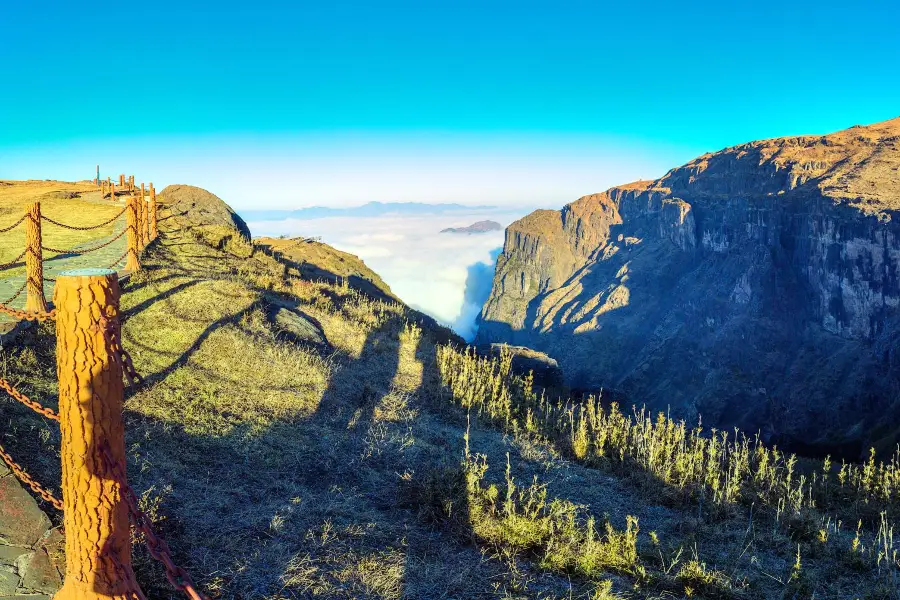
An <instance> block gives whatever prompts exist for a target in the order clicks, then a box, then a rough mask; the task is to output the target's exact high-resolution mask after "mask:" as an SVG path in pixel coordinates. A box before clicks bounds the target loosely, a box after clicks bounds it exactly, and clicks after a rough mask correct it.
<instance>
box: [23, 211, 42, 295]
mask: <svg viewBox="0 0 900 600" xmlns="http://www.w3.org/2000/svg"><path fill="white" fill-rule="evenodd" d="M41 245H42V243H41V203H40V202H35V203H33V204H32V205H31V206H30V207H29V208H28V217H27V218H26V219H25V282H26V283H25V287H26V292H27V295H26V297H25V310H27V311H33V312H47V300H46V298H44V256H43V252H42V250H41Z"/></svg>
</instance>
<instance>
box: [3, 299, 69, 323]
mask: <svg viewBox="0 0 900 600" xmlns="http://www.w3.org/2000/svg"><path fill="white" fill-rule="evenodd" d="M16 295H17V296H18V294H16ZM0 313H4V314H7V315H9V316H11V317H15V318H17V319H20V320H25V321H40V322H41V323H43V322H44V321H47V320H51V321H52V320H55V319H56V309H55V308H54V309H53V310H51V311H50V312H31V311H27V310H18V309H16V308H13V307H11V306H6V305H5V304H0Z"/></svg>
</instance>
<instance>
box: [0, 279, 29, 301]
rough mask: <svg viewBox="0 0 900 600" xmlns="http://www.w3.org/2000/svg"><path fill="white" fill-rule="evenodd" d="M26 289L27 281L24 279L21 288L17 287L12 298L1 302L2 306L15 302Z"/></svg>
mask: <svg viewBox="0 0 900 600" xmlns="http://www.w3.org/2000/svg"><path fill="white" fill-rule="evenodd" d="M26 287H28V280H27V279H26V280H25V281H23V282H22V285H21V287H19V289H18V290H16V293H15V294H13V295H12V296H10V297H9V298H7V299H6V300H4V301H3V302H2V304H9V303H10V302H12V301H13V300H15V299H16V298H18V297H19V294H21V293H22V292H24V291H25V288H26Z"/></svg>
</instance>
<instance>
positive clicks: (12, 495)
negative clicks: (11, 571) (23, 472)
mask: <svg viewBox="0 0 900 600" xmlns="http://www.w3.org/2000/svg"><path fill="white" fill-rule="evenodd" d="M48 529H50V519H48V518H47V515H45V514H44V513H43V511H41V509H40V508H38V504H37V502H36V501H35V500H34V498H32V497H31V495H30V494H29V493H28V492H26V491H25V490H24V489H23V488H22V486H21V485H19V482H18V481H17V480H16V479H15V478H13V477H2V478H0V541H5V542H6V543H7V544H10V545H17V546H30V545H32V544H34V543H35V542H37V541H38V540H39V539H40V538H41V537H42V536H43V535H44V534H45V533H46V532H47V530H48Z"/></svg>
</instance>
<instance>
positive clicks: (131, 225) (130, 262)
mask: <svg viewBox="0 0 900 600" xmlns="http://www.w3.org/2000/svg"><path fill="white" fill-rule="evenodd" d="M126 202H128V206H127V210H126V211H125V216H126V218H127V227H128V257H127V260H126V261H125V270H126V271H132V272H133V271H138V270H140V268H141V261H140V260H139V259H138V252H140V250H139V248H138V244H139V243H140V240H139V239H138V214H137V205H136V204H135V201H134V199H133V198H129V199H128V200H126Z"/></svg>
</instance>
